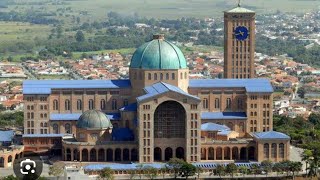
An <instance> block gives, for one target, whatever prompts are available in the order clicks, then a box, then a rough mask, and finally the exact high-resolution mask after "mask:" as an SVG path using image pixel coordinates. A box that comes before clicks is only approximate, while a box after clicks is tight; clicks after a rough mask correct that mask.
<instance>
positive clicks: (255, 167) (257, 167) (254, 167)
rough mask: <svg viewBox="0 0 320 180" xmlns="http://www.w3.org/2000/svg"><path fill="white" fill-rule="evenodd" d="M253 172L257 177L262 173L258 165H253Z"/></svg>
mask: <svg viewBox="0 0 320 180" xmlns="http://www.w3.org/2000/svg"><path fill="white" fill-rule="evenodd" d="M251 171H252V172H253V174H254V175H255V177H256V176H257V174H258V173H259V171H260V167H259V165H258V164H252V166H251Z"/></svg>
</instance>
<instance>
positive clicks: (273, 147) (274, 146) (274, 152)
mask: <svg viewBox="0 0 320 180" xmlns="http://www.w3.org/2000/svg"><path fill="white" fill-rule="evenodd" d="M276 157H277V144H276V143H272V145H271V158H276Z"/></svg>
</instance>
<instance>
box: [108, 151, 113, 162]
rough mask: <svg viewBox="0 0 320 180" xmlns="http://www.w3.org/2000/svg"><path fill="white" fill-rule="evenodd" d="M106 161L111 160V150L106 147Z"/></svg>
mask: <svg viewBox="0 0 320 180" xmlns="http://www.w3.org/2000/svg"><path fill="white" fill-rule="evenodd" d="M107 161H109V162H111V161H113V150H112V149H107Z"/></svg>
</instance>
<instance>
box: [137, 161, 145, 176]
mask: <svg viewBox="0 0 320 180" xmlns="http://www.w3.org/2000/svg"><path fill="white" fill-rule="evenodd" d="M136 168H137V169H138V174H139V178H140V179H142V174H143V173H144V168H143V164H138V165H137V166H136Z"/></svg>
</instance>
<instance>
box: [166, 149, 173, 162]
mask: <svg viewBox="0 0 320 180" xmlns="http://www.w3.org/2000/svg"><path fill="white" fill-rule="evenodd" d="M164 154H165V160H166V161H169V160H170V159H171V158H172V149H171V148H169V147H168V148H166V149H165V151H164Z"/></svg>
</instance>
